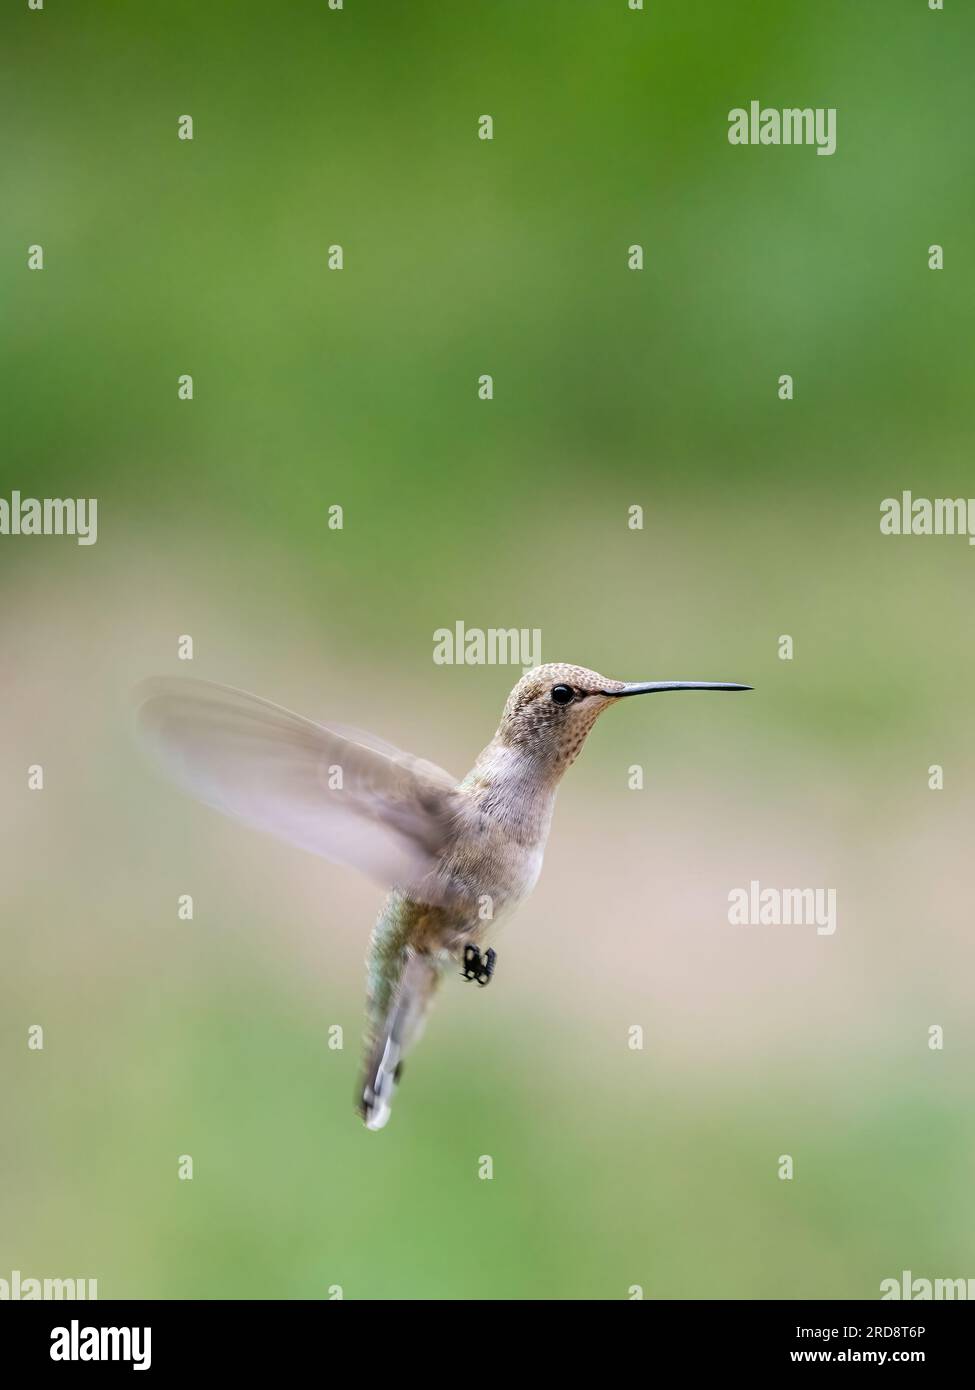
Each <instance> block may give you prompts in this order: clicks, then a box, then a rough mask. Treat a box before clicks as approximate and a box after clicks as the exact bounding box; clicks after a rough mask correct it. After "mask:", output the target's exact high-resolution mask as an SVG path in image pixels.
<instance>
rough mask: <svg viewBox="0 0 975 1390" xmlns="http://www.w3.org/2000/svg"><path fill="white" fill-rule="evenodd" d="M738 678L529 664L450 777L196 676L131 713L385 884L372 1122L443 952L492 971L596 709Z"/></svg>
mask: <svg viewBox="0 0 975 1390" xmlns="http://www.w3.org/2000/svg"><path fill="white" fill-rule="evenodd" d="M751 688H752V687H751V686H748V685H730V684H726V683H718V682H710V681H646V682H642V683H635V684H634V683H627V682H625V681H614V680H607V679H606V677H605V676H600V675H598V674H597V673H596V672H595V671H589V670H587V669H586V668H585V667H584V666H567V665H561V664H552V665H546V666H537V667H535V669H534V670H531V671H529V672H528V673H527V674H526V675H524V676H523V677H522V678H521V680H519V682H518V684H517V685H516V686H515V688H514V689H513V690H512V692H511V694H510V695H509V696H508V700H507V703H506V704H505V707H504V712H503V714H502V716H501V723H500V724H499V725H498V730H497V732H496V734H495V735H494V737H493V738H492V740H491V742H490V743H489V744H488V745H487V747H486V748H485V749H484V750H483V752H482V753H481V754H480V755H479V756H478V758H477V761H476V762H475V763H474V766H473V768H472V769H471V771H470V772H469V773H468V774H467V776H466V777H465V778H464V779H463V781H460V782H458V781H457V780H456V778H454V777H452V776H451V775H450V774H449V773H447V772H444V771H443V769H442V768H439V767H436V766H435V765H434V764H433V763H429V762H426V761H424V760H423V759H419V758H414V757H411V756H410V755H409V754H407V753H402V752H400V751H399V749H397V748H394V747H393V746H392V745H391V744H389V743H385V742H384V741H382V740H381V739H377V738H375V737H374V736H373V735H371V734H365V733H361V732H360V731H359V730H356V729H351V728H348V727H345V726H341V725H322V724H315V723H312V721H311V720H308V719H303V718H302V717H301V716H300V715H297V714H292V713H290V712H289V711H288V710H286V709H281V708H280V707H279V706H277V705H273V704H270V703H268V701H266V700H261V699H258V697H257V696H256V695H248V694H245V693H244V691H241V690H233V689H231V688H230V687H229V686H222V685H211V684H209V683H208V682H206V681H197V680H188V679H181V678H169V679H167V678H161V679H158V680H154V681H149V682H147V683H146V684H145V685H144V686H143V687H142V688H141V695H142V699H141V704H140V707H139V719H140V725H141V728H142V731H143V733H144V734H145V735H146V737H147V738H148V740H149V742H150V743H151V744H152V745H153V746H154V747H155V749H156V750H157V751H158V752H159V753H161V754H162V757H163V761H164V763H165V764H166V766H167V768H168V770H169V772H170V774H171V775H173V776H174V777H175V779H176V780H177V781H178V782H179V783H180V784H182V785H183V786H184V787H185V788H186V789H187V790H189V791H190V792H192V793H193V795H195V796H197V797H198V798H199V799H200V800H202V801H204V802H206V803H207V804H209V805H211V806H214V807H216V808H217V809H218V810H221V811H224V812H226V813H228V814H229V815H232V816H236V817H237V818H238V819H240V820H243V821H245V822H247V823H248V824H250V825H254V826H257V827H259V828H260V829H262V830H267V831H270V832H271V833H272V834H274V835H277V836H278V837H280V838H281V839H284V840H287V841H289V842H290V843H292V844H295V845H299V846H301V847H302V848H303V849H307V850H311V851H313V852H314V853H316V854H320V855H323V856H324V857H325V858H326V859H330V860H332V861H333V862H337V863H342V864H350V865H352V866H353V867H355V868H357V869H360V870H362V871H363V872H365V873H366V874H367V875H369V877H371V878H373V879H375V880H377V881H378V882H379V883H381V884H382V885H383V886H384V887H385V888H387V889H388V890H389V896H388V897H387V898H386V901H385V903H384V905H383V908H382V910H381V912H380V914H379V918H378V921H377V922H376V925H375V927H374V929H373V933H372V938H371V942H370V952H369V960H368V991H367V1014H366V1016H367V1028H366V1039H365V1061H364V1067H363V1073H362V1080H361V1084H360V1086H359V1090H358V1096H357V1105H358V1110H359V1113H360V1115H361V1116H362V1118H363V1120H364V1121H365V1123H366V1125H367V1127H368V1128H369V1129H381V1128H382V1127H383V1125H385V1123H386V1121H387V1120H388V1119H389V1114H390V1105H391V1102H392V1096H393V1091H394V1089H395V1087H396V1085H397V1083H398V1082H399V1080H400V1077H401V1075H402V1069H403V1059H404V1057H405V1056H406V1053H407V1051H408V1050H409V1048H410V1047H411V1046H412V1044H413V1043H415V1042H416V1040H417V1038H418V1037H419V1034H420V1032H421V1030H422V1027H423V1024H424V1021H425V1018H426V1014H427V1010H428V1008H429V1006H430V1002H431V1000H432V998H433V995H434V992H435V991H436V988H437V986H438V984H439V982H440V980H441V978H442V977H443V975H444V973H445V972H446V970H447V969H448V968H449V967H450V964H451V963H452V962H453V963H454V964H455V965H459V966H461V973H462V974H463V977H464V978H465V979H466V980H469V981H473V980H476V981H477V982H478V984H479V985H486V984H487V983H488V982H489V980H490V979H491V977H492V975H493V974H494V967H495V963H496V953H495V951H494V950H493V949H492V948H490V947H488V946H487V944H486V943H487V940H488V938H489V936H490V935H491V934H492V932H493V929H494V928H495V927H496V926H497V924H498V922H499V920H500V919H501V918H502V917H504V916H505V915H508V914H510V913H511V912H512V911H513V909H514V908H515V907H516V906H517V905H518V903H520V902H521V901H522V899H523V898H525V897H527V895H528V894H529V893H530V892H531V890H532V889H533V888H534V887H535V884H536V882H537V880H538V875H539V873H540V871H541V867H542V855H543V853H544V850H545V842H546V840H547V838H548V832H549V826H550V824H551V820H552V811H553V808H554V805H555V794H556V791H557V790H558V786H559V782H560V781H561V778H562V774H563V773H564V772H565V770H566V768H568V767H569V766H570V764H571V763H573V762H574V761H575V759H576V757H577V756H578V753H579V750H580V749H581V747H582V745H583V743H584V742H585V739H586V735H587V734H588V733H589V730H590V729H591V728H592V726H593V724H594V723H595V721H596V718H597V716H598V715H599V714H601V713H602V711H603V710H604V709H607V708H609V706H610V705H614V704H616V702H617V701H618V700H620V699H623V698H625V697H627V696H630V695H650V694H656V693H658V692H661V691H665V690H750V689H751ZM482 948H483V949H482Z"/></svg>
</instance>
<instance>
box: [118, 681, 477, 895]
mask: <svg viewBox="0 0 975 1390" xmlns="http://www.w3.org/2000/svg"><path fill="white" fill-rule="evenodd" d="M137 696H138V700H139V704H138V711H137V718H138V722H139V727H140V730H141V732H142V735H143V737H144V739H145V740H146V742H147V743H148V744H149V745H150V747H151V748H152V749H153V750H154V751H155V752H156V753H157V754H158V755H159V757H160V758H161V761H162V763H163V766H164V767H165V769H166V771H167V772H168V773H169V774H170V776H172V777H173V778H174V779H175V780H176V782H178V783H179V785H180V786H182V787H183V788H185V790H187V791H189V792H191V793H192V795H193V796H195V797H197V798H199V800H201V801H205V802H206V803H207V805H209V806H214V807H216V809H217V810H219V811H223V812H225V813H226V814H228V815H231V816H235V817H237V818H238V819H239V820H242V821H245V822H246V823H247V824H248V825H253V826H257V827H258V828H259V829H261V830H267V831H269V832H270V833H271V834H272V835H276V836H278V837H279V838H280V839H282V840H287V841H289V843H291V844H293V845H299V846H300V847H301V848H302V849H307V850H311V851H312V853H313V854H320V855H322V856H323V857H324V858H326V859H330V860H332V861H333V862H334V863H339V864H350V865H352V866H353V867H354V868H357V869H360V870H361V871H362V872H363V873H365V874H367V875H368V876H369V877H370V878H372V879H375V880H377V881H378V882H379V883H382V884H384V885H385V886H386V887H393V886H396V887H402V888H406V889H414V890H418V891H419V890H420V888H421V886H422V892H423V898H422V900H423V901H426V902H440V901H442V899H443V898H444V896H445V895H446V893H447V889H446V887H445V886H444V885H438V884H437V883H436V881H435V879H434V875H435V872H436V867H437V864H438V862H439V860H440V856H441V854H442V852H443V849H444V845H445V843H446V841H447V839H448V837H449V833H450V829H451V826H452V824H453V818H454V812H455V809H456V786H457V783H456V781H455V779H454V778H453V777H451V776H450V774H449V773H447V772H444V770H443V769H442V768H439V767H436V766H435V765H434V764H433V763H428V762H425V761H423V760H421V759H418V758H412V757H411V756H410V755H409V754H408V753H402V752H400V751H399V750H398V749H396V748H394V747H393V746H392V744H388V743H385V742H383V741H382V740H381V739H376V738H373V737H372V736H371V735H369V734H360V733H358V732H357V731H356V730H354V729H349V728H344V727H343V729H342V730H341V732H340V731H339V730H338V729H333V728H327V727H325V726H324V725H321V724H314V723H312V721H311V720H310V719H303V718H302V717H301V716H300V715H298V714H292V713H291V712H290V711H289V710H286V709H281V708H280V707H279V706H278V705H272V704H270V703H269V702H268V701H267V700H260V699H258V698H257V696H256V695H248V694H246V693H245V692H244V691H242V690H234V689H232V688H231V687H230V686H225V685H211V684H210V683H209V682H208V681H198V680H187V679H180V678H164V677H163V678H159V679H156V680H151V681H147V682H145V683H144V684H143V685H142V686H140V687H139V689H138V691H137Z"/></svg>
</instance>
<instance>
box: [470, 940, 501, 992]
mask: <svg viewBox="0 0 975 1390" xmlns="http://www.w3.org/2000/svg"><path fill="white" fill-rule="evenodd" d="M497 959H498V955H497V952H496V951H492V950H490V949H488V950H487V951H485V953H484V955H483V956H482V955H481V953H480V951H479V950H478V948H477V947H476V946H474V945H473V944H471V945H468V946H465V947H464V971H463V975H464V979H465V980H476V981H477V983H478V984H479V985H480V986H481V988H482V989H483V988H484V986H485V985H486V984H487V983H488V981H489V980H490V979H491V976H492V975H493V974H494V965H495V961H496V960H497Z"/></svg>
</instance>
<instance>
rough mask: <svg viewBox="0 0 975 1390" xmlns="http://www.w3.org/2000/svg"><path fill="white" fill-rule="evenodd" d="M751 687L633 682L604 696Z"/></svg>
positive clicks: (679, 682)
mask: <svg viewBox="0 0 975 1390" xmlns="http://www.w3.org/2000/svg"><path fill="white" fill-rule="evenodd" d="M752 689H754V687H753V686H751V685H730V684H729V683H728V682H726V681H633V682H632V683H631V684H629V685H624V687H623V689H622V690H604V691H603V694H604V695H620V696H622V695H656V694H657V692H658V691H661V690H752Z"/></svg>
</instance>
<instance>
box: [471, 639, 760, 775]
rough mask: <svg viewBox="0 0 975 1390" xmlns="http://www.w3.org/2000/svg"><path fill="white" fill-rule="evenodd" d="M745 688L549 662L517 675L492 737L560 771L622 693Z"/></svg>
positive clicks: (742, 688)
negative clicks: (615, 675) (620, 675)
mask: <svg viewBox="0 0 975 1390" xmlns="http://www.w3.org/2000/svg"><path fill="white" fill-rule="evenodd" d="M751 688H752V687H751V686H750V685H731V684H728V683H725V682H713V681H636V682H630V681H614V680H609V679H608V678H607V677H606V676H601V675H599V673H598V672H597V671H590V670H588V669H587V668H586V667H585V666H568V665H565V664H563V663H561V662H552V663H549V664H548V665H546V666H536V667H534V669H533V670H531V671H528V672H527V673H526V674H525V675H524V676H522V678H521V680H520V681H519V682H518V684H517V685H516V686H515V688H514V690H512V692H511V694H510V695H509V696H508V700H507V703H506V705H505V707H504V713H503V714H502V716H501V723H500V725H499V727H498V732H497V735H496V737H497V739H498V741H499V742H501V743H502V744H506V745H507V746H509V747H513V748H518V749H519V750H521V751H522V752H529V753H531V754H532V755H534V756H535V757H538V758H539V760H540V761H543V762H545V763H548V764H549V765H550V766H551V767H552V770H553V771H557V772H558V773H559V774H561V773H562V772H564V771H565V769H566V768H567V767H568V766H569V765H570V764H571V763H573V762H574V761H575V759H576V758H577V757H578V754H579V750H580V749H581V747H582V745H583V743H584V742H585V740H586V735H587V734H588V733H589V730H590V729H591V728H592V726H593V724H595V722H596V719H597V718H598V716H599V715H600V714H601V713H602V712H603V710H604V709H608V708H609V706H610V705H615V704H616V703H617V701H619V700H620V699H622V698H624V697H625V696H629V695H652V694H655V693H659V692H661V691H664V690H751Z"/></svg>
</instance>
